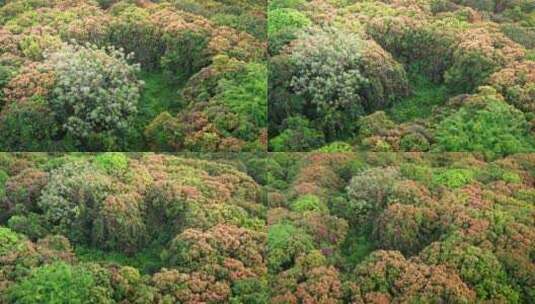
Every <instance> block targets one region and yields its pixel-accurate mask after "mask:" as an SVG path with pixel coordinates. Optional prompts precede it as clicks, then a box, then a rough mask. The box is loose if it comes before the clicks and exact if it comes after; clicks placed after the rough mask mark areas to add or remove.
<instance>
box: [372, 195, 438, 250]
mask: <svg viewBox="0 0 535 304" xmlns="http://www.w3.org/2000/svg"><path fill="white" fill-rule="evenodd" d="M437 222H438V216H437V214H436V213H435V212H434V211H433V210H431V209H429V208H418V207H414V206H411V205H402V204H393V205H391V206H389V207H388V208H387V209H386V210H385V211H384V212H383V213H382V214H381V215H380V216H379V217H378V218H377V220H376V222H375V224H374V236H375V238H376V240H377V244H378V246H379V247H380V248H382V249H387V250H399V251H401V252H402V253H403V254H404V255H409V256H410V255H413V254H416V253H418V252H419V251H420V250H421V249H423V248H424V247H425V246H427V245H429V244H430V243H431V242H432V241H434V240H435V239H436V238H437V236H438V235H437V233H436V232H437V231H436V228H437V227H436V226H437V225H436V223H437Z"/></svg>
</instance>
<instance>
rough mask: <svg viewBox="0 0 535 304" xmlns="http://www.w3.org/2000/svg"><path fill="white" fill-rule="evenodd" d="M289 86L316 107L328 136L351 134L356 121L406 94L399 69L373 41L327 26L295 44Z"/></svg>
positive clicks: (309, 32) (320, 122)
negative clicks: (293, 72)
mask: <svg viewBox="0 0 535 304" xmlns="http://www.w3.org/2000/svg"><path fill="white" fill-rule="evenodd" d="M290 56H291V57H290V58H291V60H292V62H293V64H294V66H295V74H294V77H293V78H292V81H291V85H292V88H293V89H294V90H295V91H296V92H297V93H299V94H300V95H302V96H303V97H304V99H305V100H307V101H308V102H309V103H310V107H311V108H312V109H314V110H315V112H316V114H315V115H314V116H313V115H310V116H311V117H314V118H315V119H316V120H317V122H318V125H319V126H320V127H321V128H322V129H323V131H324V132H325V134H326V135H327V139H336V138H338V137H340V136H348V135H351V134H352V133H353V132H354V125H355V124H354V122H355V120H356V119H357V118H358V117H360V116H361V115H363V114H365V113H369V112H372V111H375V110H379V109H382V108H385V107H387V106H388V105H391V104H392V103H393V102H395V101H396V100H397V99H398V98H400V97H401V96H403V95H406V94H407V93H408V83H407V78H406V75H405V71H404V69H403V67H402V66H401V65H400V64H399V63H397V62H396V61H394V60H393V59H392V57H391V56H390V55H389V54H388V53H386V52H385V51H384V50H383V49H381V48H380V47H379V46H378V45H377V44H375V43H374V42H372V41H365V40H362V39H361V38H359V37H358V36H357V35H356V34H352V33H350V32H345V31H341V30H336V29H332V28H326V29H311V30H309V31H308V32H306V33H304V34H302V35H301V36H300V37H299V39H298V40H297V42H296V43H295V45H294V47H293V49H292V53H291V55H290Z"/></svg>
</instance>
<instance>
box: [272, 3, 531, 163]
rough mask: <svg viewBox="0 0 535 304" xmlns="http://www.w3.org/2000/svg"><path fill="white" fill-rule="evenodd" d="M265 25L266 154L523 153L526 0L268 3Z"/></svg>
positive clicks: (527, 91)
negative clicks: (346, 150)
mask: <svg viewBox="0 0 535 304" xmlns="http://www.w3.org/2000/svg"><path fill="white" fill-rule="evenodd" d="M268 16H269V18H270V27H269V29H268V38H269V47H268V52H269V56H270V59H269V60H270V76H269V101H268V107H269V137H270V143H269V148H270V149H271V150H272V151H305V150H314V149H321V148H322V147H324V146H327V147H326V148H325V149H327V150H332V147H329V146H328V145H329V144H330V143H333V142H337V141H343V142H345V143H347V144H348V146H350V149H352V150H371V151H385V152H386V151H435V152H444V151H454V152H455V151H479V152H482V151H485V152H487V153H489V154H498V155H504V154H509V153H515V152H529V151H533V150H534V149H535V145H534V133H533V122H534V120H533V119H534V112H533V104H534V102H535V99H534V96H535V95H534V92H535V91H534V88H535V80H534V78H533V70H534V69H533V64H534V60H535V5H534V4H533V1H529V0H515V1H494V0H489V1H461V0H379V1H370V0H357V1H329V0H326V1H325V0H313V1H271V2H270V4H269V6H268ZM272 20H273V24H271V21H272ZM476 100H477V103H478V105H477V106H475V103H476V102H475V101H476ZM485 117H487V118H485ZM488 117H493V119H488ZM494 119H495V120H494ZM370 124H373V125H374V126H373V127H371V128H370ZM498 134H500V135H498ZM339 151H343V150H339Z"/></svg>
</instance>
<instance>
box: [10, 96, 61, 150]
mask: <svg viewBox="0 0 535 304" xmlns="http://www.w3.org/2000/svg"><path fill="white" fill-rule="evenodd" d="M60 131H61V126H59V125H58V124H57V122H56V119H55V115H54V113H53V112H52V111H51V110H50V108H49V107H48V106H47V104H46V102H45V101H44V100H43V99H42V98H40V97H36V98H32V99H30V100H27V101H24V102H14V103H10V104H9V105H7V106H6V107H5V108H4V109H3V110H2V112H1V113H0V138H2V140H0V148H1V150H4V151H60V150H62V147H61V145H59V146H58V144H57V143H55V141H54V139H55V138H56V137H57V136H58V135H59V134H60ZM66 145H68V144H67V143H66Z"/></svg>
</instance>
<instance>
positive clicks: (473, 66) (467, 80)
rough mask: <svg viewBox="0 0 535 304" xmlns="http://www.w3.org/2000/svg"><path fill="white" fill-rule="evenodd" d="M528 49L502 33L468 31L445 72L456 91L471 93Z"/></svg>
mask: <svg viewBox="0 0 535 304" xmlns="http://www.w3.org/2000/svg"><path fill="white" fill-rule="evenodd" d="M524 55H525V52H524V50H523V49H522V48H521V47H520V46H519V45H518V44H516V43H514V42H513V41H511V40H509V39H508V38H506V37H505V36H504V35H502V34H501V33H497V32H492V31H490V30H485V29H473V30H468V31H465V32H464V33H463V34H462V35H461V37H460V43H459V45H458V46H457V49H456V50H455V52H454V53H453V61H452V64H451V66H450V67H449V68H448V70H447V71H446V72H445V74H444V80H445V84H446V85H447V86H448V88H449V89H450V91H451V92H453V93H471V92H472V91H474V90H475V89H476V88H477V87H478V86H480V85H483V84H484V83H485V82H486V81H487V80H488V78H489V76H490V75H492V73H494V72H496V71H497V70H498V69H500V68H502V67H504V66H506V65H507V64H510V63H512V62H514V61H516V60H520V59H521V58H522V57H524Z"/></svg>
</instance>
